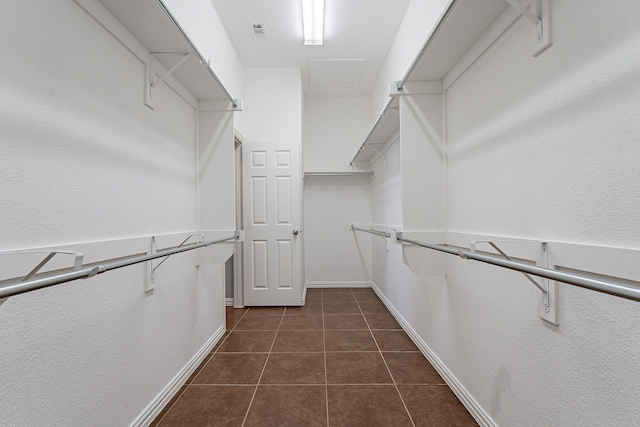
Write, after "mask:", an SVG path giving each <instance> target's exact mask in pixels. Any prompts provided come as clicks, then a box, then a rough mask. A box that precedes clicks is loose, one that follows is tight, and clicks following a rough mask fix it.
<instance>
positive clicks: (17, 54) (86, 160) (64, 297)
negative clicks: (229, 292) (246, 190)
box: [0, 0, 224, 426]
mask: <svg viewBox="0 0 640 427" xmlns="http://www.w3.org/2000/svg"><path fill="white" fill-rule="evenodd" d="M0 21H1V22H0V33H1V35H0V37H1V38H2V40H4V41H5V43H3V78H2V79H1V80H0V85H1V86H2V93H3V96H2V97H0V110H2V114H0V134H1V137H2V144H0V164H1V167H0V180H1V181H2V183H3V185H2V186H0V199H1V200H2V201H3V203H2V204H0V235H2V237H3V238H2V241H1V242H0V250H13V249H19V248H24V249H27V248H35V247H42V246H53V245H61V244H74V243H80V242H94V241H95V242H104V241H107V240H113V241H114V242H112V243H114V244H115V243H117V242H120V241H121V239H124V238H130V237H138V236H150V235H152V234H153V235H159V234H167V233H175V232H189V231H194V230H195V229H196V227H197V224H196V217H197V210H196V186H195V182H196V179H197V177H196V163H195V161H196V111H195V110H194V109H193V107H191V106H190V105H189V104H187V103H186V102H185V101H184V100H183V99H182V98H181V97H180V96H178V95H177V94H176V93H175V92H174V91H173V90H171V89H170V88H169V87H168V86H167V85H166V84H163V85H161V86H159V87H158V89H157V92H156V101H157V105H156V110H150V109H149V108H147V107H145V106H144V104H143V100H144V96H143V95H144V66H143V64H142V63H141V62H140V61H139V60H138V59H136V58H135V57H134V56H133V55H132V54H131V53H130V52H129V51H128V50H127V49H125V48H124V47H123V46H122V45H121V44H120V43H119V42H118V41H116V40H115V39H114V38H113V37H112V36H111V35H110V34H109V33H108V32H107V31H105V30H104V28H102V27H101V26H99V25H98V24H97V23H96V22H95V21H94V20H93V19H92V18H91V17H90V16H89V15H87V14H86V13H85V12H84V11H82V10H81V9H80V7H78V6H77V5H76V4H75V3H73V2H71V1H60V0H57V1H48V0H47V1H45V0H42V1H39V0H36V1H31V2H9V3H7V4H5V5H4V7H3V13H2V14H1V16H0ZM101 244H102V243H101ZM110 244H111V243H109V242H107V243H104V245H107V246H108V245H110ZM127 253H129V252H128V251H126V252H125V253H122V255H125V254H127ZM87 255H88V256H90V255H91V254H90V253H88V254H87ZM0 261H2V260H0ZM144 272H145V267H144V265H137V266H132V267H127V268H123V269H119V270H115V271H112V272H108V273H105V274H102V275H99V276H96V277H94V278H92V279H88V280H83V281H76V282H71V283H67V284H63V285H58V286H55V287H51V288H47V289H43V290H39V291H35V292H30V293H27V294H23V295H19V296H15V297H11V298H9V299H8V300H7V301H6V302H4V304H2V305H1V306H0V323H1V324H2V325H4V327H3V328H2V330H1V331H0V360H2V366H3V368H2V385H0V402H2V403H1V404H0V420H2V421H0V424H2V425H12V426H13V425H15V426H18V425H32V426H36V425H65V426H74V425H77V426H86V425H93V426H101V425H103V426H113V425H128V424H130V423H131V422H133V421H134V419H136V418H137V417H138V416H139V415H140V414H141V413H142V412H143V410H144V409H145V407H147V405H148V404H149V403H150V402H152V401H154V399H155V398H156V396H157V395H158V394H159V393H160V392H162V391H163V389H164V388H165V387H166V386H167V385H168V384H169V383H170V382H171V380H172V379H173V378H174V377H175V376H176V375H177V374H178V373H179V372H180V371H181V370H183V369H184V367H185V366H186V365H187V364H188V362H189V361H190V360H192V358H193V357H194V354H196V353H197V352H198V351H199V350H200V349H201V348H202V347H203V346H204V345H205V344H206V343H207V342H208V341H210V340H211V339H212V338H213V337H214V334H216V333H217V331H220V330H221V328H223V322H224V320H223V318H224V312H223V307H222V302H223V295H222V271H221V267H220V265H216V264H204V263H203V265H202V266H201V268H200V269H199V270H197V269H196V268H195V254H194V253H193V252H190V253H189V254H183V255H176V256H174V257H171V258H170V259H169V260H167V262H166V263H164V264H163V265H162V267H161V269H159V270H158V276H157V281H156V289H155V290H154V291H153V292H150V293H145V292H144V290H143V289H144V282H145V280H144V279H145V273H144ZM5 278H6V277H3V278H2V279H5Z"/></svg>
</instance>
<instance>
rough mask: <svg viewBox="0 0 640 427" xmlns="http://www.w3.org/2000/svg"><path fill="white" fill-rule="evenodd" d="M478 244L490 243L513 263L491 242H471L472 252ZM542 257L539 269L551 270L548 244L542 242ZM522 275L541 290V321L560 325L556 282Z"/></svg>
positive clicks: (539, 315)
mask: <svg viewBox="0 0 640 427" xmlns="http://www.w3.org/2000/svg"><path fill="white" fill-rule="evenodd" d="M477 243H488V244H489V245H491V247H492V248H493V249H495V250H496V252H498V253H499V254H500V255H502V257H503V258H505V259H507V260H509V261H512V259H511V257H509V256H508V255H507V254H506V253H505V252H504V251H503V250H502V249H500V248H499V247H498V245H496V244H495V243H494V242H490V241H476V242H471V245H470V251H471V252H475V251H476V248H475V245H476V244H477ZM540 245H541V250H542V255H541V256H540V257H539V259H538V260H537V262H536V265H538V266H539V267H544V268H549V257H548V251H547V243H546V242H540ZM522 274H523V275H524V276H525V277H526V278H527V280H529V281H530V282H531V283H533V285H534V286H535V287H536V288H538V289H539V290H540V293H539V294H538V309H537V312H538V313H537V314H538V317H540V318H541V319H544V320H546V321H547V322H550V323H553V324H554V325H558V324H559V323H558V294H557V291H556V282H555V281H552V280H549V279H541V280H542V282H538V281H537V280H535V279H534V278H533V277H531V275H530V274H528V273H525V272H522Z"/></svg>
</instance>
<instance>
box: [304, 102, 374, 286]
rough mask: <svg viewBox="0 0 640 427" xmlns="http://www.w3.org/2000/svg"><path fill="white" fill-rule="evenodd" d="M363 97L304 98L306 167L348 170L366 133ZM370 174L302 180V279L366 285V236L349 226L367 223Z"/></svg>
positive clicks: (323, 283) (315, 283) (366, 105)
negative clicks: (303, 257)
mask: <svg viewBox="0 0 640 427" xmlns="http://www.w3.org/2000/svg"><path fill="white" fill-rule="evenodd" d="M368 125H369V99H368V98H324V97H323V98H320V97H307V98H305V99H304V116H303V139H302V146H303V160H304V170H305V171H308V172H335V171H348V170H350V167H349V162H350V161H351V158H352V157H353V155H354V154H355V153H356V151H357V150H358V147H359V146H360V144H362V141H363V140H364V138H365V137H366V135H367V132H368ZM370 186H371V179H370V178H369V177H349V176H347V177H307V178H305V181H304V224H305V266H306V283H307V284H308V285H310V286H369V284H370V281H371V277H370V273H369V272H370V271H371V239H370V237H369V235H364V236H362V235H360V233H359V234H354V233H353V232H351V231H349V224H351V223H356V224H358V223H370V222H371V193H370Z"/></svg>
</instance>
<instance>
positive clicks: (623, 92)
mask: <svg viewBox="0 0 640 427" xmlns="http://www.w3.org/2000/svg"><path fill="white" fill-rule="evenodd" d="M550 4H551V13H552V15H551V20H552V21H551V22H552V31H553V33H552V38H553V46H552V47H551V48H550V49H549V50H547V51H545V52H544V53H543V54H542V55H541V56H540V57H538V58H532V57H531V56H530V50H529V48H528V47H529V46H530V44H529V41H530V38H531V25H530V24H529V22H527V21H526V20H523V19H520V20H518V22H516V24H515V25H514V26H513V27H512V28H510V29H509V30H508V31H507V32H506V33H505V34H504V35H503V36H502V37H501V38H500V39H499V40H498V41H497V42H496V43H495V44H494V45H493V46H491V48H490V49H489V50H488V51H487V52H486V53H485V54H483V56H482V57H480V58H479V60H478V61H477V62H475V63H474V64H473V66H472V67H471V68H470V69H469V70H468V71H467V72H466V73H465V74H464V75H463V76H462V77H461V78H460V79H459V80H458V81H457V82H456V83H454V85H453V86H451V87H450V88H449V89H448V90H447V91H446V93H445V102H446V111H445V113H446V121H445V124H446V135H447V163H448V173H447V187H446V190H447V195H448V206H447V218H446V220H447V224H448V226H447V227H448V228H447V230H448V231H450V232H467V233H472V234H490V235H501V236H509V237H520V238H531V239H537V240H552V241H553V240H556V241H565V242H569V243H585V244H590V245H605V246H619V247H635V248H637V236H638V233H639V231H640V229H639V227H638V224H639V223H640V221H639V220H640V214H639V212H640V211H638V209H637V203H635V199H634V198H633V196H632V195H633V194H636V193H637V192H638V190H640V188H639V186H640V180H638V178H637V170H636V167H635V165H637V164H638V163H639V161H640V151H638V149H637V139H638V138H637V135H638V130H639V129H638V121H637V117H638V115H639V113H640V104H638V102H637V99H638V97H639V95H640V83H639V81H638V79H637V75H638V70H639V69H640V55H638V49H637V47H638V46H639V45H640V33H639V32H638V27H637V25H636V23H637V21H638V19H639V18H640V16H639V15H640V9H638V7H637V4H635V3H632V2H623V3H620V2H614V1H600V2H596V1H589V2H575V1H567V2H550ZM396 150H397V149H396V148H395V147H394V148H392V149H391V150H390V152H389V158H390V160H391V159H394V158H395V157H393V156H394V155H395V154H396ZM395 159H396V160H395V161H397V162H399V159H397V158H395ZM378 163H379V162H378ZM393 165H394V163H393V162H392V161H390V162H389V169H392V167H393ZM381 167H382V166H380V165H378V164H376V173H377V176H376V178H374V182H373V192H372V194H373V197H374V200H373V205H374V213H373V220H374V222H381V223H389V222H391V223H392V224H393V221H395V220H397V218H399V217H400V215H401V212H398V211H397V210H395V211H394V210H393V209H392V207H391V203H394V202H395V201H397V200H398V198H401V195H399V194H398V191H399V190H397V189H396V188H395V187H394V185H393V184H392V183H393V182H397V175H398V173H397V172H396V169H393V170H392V171H391V172H389V171H388V170H387V171H386V172H383V171H381V170H380V169H381ZM395 167H396V168H399V163H398V164H396V166H395ZM415 179H416V180H420V177H419V176H416V177H415ZM387 200H389V202H387ZM387 221H388V222H387ZM373 242H374V246H373V260H374V261H373V264H374V269H373V280H374V283H375V284H376V285H377V286H378V287H379V288H380V289H381V290H382V292H383V293H384V295H385V296H386V297H387V298H388V299H389V301H390V302H391V303H392V304H393V306H394V307H395V308H396V309H397V310H398V312H399V314H400V315H401V316H403V317H404V318H405V319H406V320H407V322H408V324H409V325H410V326H411V327H412V328H413V330H415V331H416V332H417V334H418V336H419V338H420V339H421V340H422V341H423V342H424V343H425V344H426V345H427V346H428V347H429V348H430V349H431V351H432V352H433V353H434V354H435V356H436V357H437V358H438V359H439V360H440V361H441V362H442V363H443V364H444V365H445V366H446V368H447V369H448V371H449V372H450V373H451V374H452V375H453V376H454V377H455V378H457V381H458V382H459V384H460V385H461V386H462V387H463V388H465V389H466V391H467V393H468V395H469V396H471V398H472V399H473V400H474V401H475V403H476V404H477V405H478V407H480V408H482V410H483V411H484V412H485V415H487V417H488V418H485V421H487V420H488V421H487V422H495V423H496V424H498V425H502V426H529V425H535V426H559V425H563V426H602V425H616V426H633V425H637V423H638V419H640V410H639V409H638V407H637V397H638V396H639V395H640V388H639V386H638V384H640V369H639V368H638V364H637V349H638V348H640V335H638V333H637V332H636V331H637V324H638V321H639V320H640V316H639V315H638V305H637V303H635V302H630V301H627V300H623V299H620V298H616V297H612V296H608V295H603V294H599V293H596V292H593V291H588V290H583V289H579V288H574V287H570V286H568V285H560V326H553V325H551V324H548V323H545V322H544V321H542V320H541V319H539V318H538V317H537V316H536V315H535V300H536V292H537V291H536V289H535V288H534V287H533V286H531V285H530V284H528V283H527V282H526V280H524V279H523V278H522V277H521V276H520V275H519V274H518V273H515V272H509V271H506V270H502V269H499V268H496V267H492V266H485V265H482V264H479V263H474V262H471V261H465V260H462V259H459V258H456V257H448V258H447V276H446V281H445V278H444V277H438V276H434V277H426V276H423V277H419V276H416V275H415V274H413V273H411V272H410V271H408V270H407V267H406V266H404V265H403V264H402V263H401V255H400V251H399V250H397V249H395V248H394V247H392V248H391V251H390V252H389V253H385V251H384V247H383V246H382V243H381V242H378V241H377V240H373Z"/></svg>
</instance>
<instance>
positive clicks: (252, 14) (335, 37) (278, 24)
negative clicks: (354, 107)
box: [211, 0, 410, 96]
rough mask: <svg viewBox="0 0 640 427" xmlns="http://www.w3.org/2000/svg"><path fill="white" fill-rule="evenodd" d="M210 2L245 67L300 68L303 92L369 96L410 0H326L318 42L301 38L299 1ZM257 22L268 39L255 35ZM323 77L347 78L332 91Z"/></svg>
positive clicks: (332, 78)
mask: <svg viewBox="0 0 640 427" xmlns="http://www.w3.org/2000/svg"><path fill="white" fill-rule="evenodd" d="M211 2H212V3H213V6H214V7H215V8H216V11H217V12H218V15H219V16H220V20H221V21H222V24H223V25H224V27H225V29H226V31H227V34H228V35H229V38H230V39H231V43H232V44H233V46H234V48H235V50H236V52H237V53H238V56H239V57H240V60H241V61H242V64H243V65H244V66H245V67H247V68H255V67H300V68H301V69H302V82H303V85H304V88H305V95H306V96H369V95H370V94H371V91H372V88H373V85H374V83H375V81H376V78H377V77H378V74H379V73H380V69H381V68H382V65H383V64H384V61H385V59H386V57H387V53H388V52H389V48H390V47H391V44H392V43H393V40H394V39H395V36H396V33H397V31H398V28H399V27H400V23H401V22H402V19H403V18H404V14H405V12H406V10H407V7H408V5H409V2H410V0H325V22H324V44H323V45H322V46H305V45H304V43H303V36H302V6H301V5H300V0H211ZM257 22H259V23H264V26H265V30H266V34H267V38H266V40H262V39H258V38H256V37H255V36H254V35H253V30H252V27H251V24H252V23H257ZM310 60H313V61H312V62H313V63H314V69H313V79H314V82H315V84H313V87H314V88H315V89H314V90H311V89H310V80H309V61H310ZM317 60H331V61H326V62H325V61H317ZM335 60H350V61H335ZM353 60H357V61H353ZM362 60H364V62H362ZM354 64H360V65H359V66H358V67H355V66H354ZM314 82H311V83H314ZM318 82H321V83H318ZM326 82H346V83H344V86H345V87H338V88H335V90H333V89H331V88H327V86H326V85H327V83H326ZM336 84H342V83H336Z"/></svg>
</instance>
